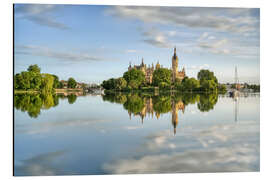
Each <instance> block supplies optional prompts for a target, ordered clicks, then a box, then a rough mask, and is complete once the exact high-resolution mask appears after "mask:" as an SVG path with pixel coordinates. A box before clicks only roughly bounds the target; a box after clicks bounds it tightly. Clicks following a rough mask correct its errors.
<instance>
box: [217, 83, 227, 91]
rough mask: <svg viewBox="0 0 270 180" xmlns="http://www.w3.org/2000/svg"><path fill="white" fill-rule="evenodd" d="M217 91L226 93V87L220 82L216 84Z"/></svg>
mask: <svg viewBox="0 0 270 180" xmlns="http://www.w3.org/2000/svg"><path fill="white" fill-rule="evenodd" d="M218 91H219V92H221V93H226V92H227V87H226V86H225V85H224V84H220V85H218Z"/></svg>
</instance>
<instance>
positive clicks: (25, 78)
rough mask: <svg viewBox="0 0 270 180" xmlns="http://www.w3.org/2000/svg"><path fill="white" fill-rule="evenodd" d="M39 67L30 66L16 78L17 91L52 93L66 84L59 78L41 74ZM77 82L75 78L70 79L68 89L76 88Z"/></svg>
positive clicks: (15, 86) (15, 87)
mask: <svg viewBox="0 0 270 180" xmlns="http://www.w3.org/2000/svg"><path fill="white" fill-rule="evenodd" d="M40 71H41V69H40V68H39V67H38V65H36V64H35V65H30V66H29V67H28V69H27V71H23V72H21V73H18V74H16V75H15V76H14V89H15V90H34V91H40V92H42V93H52V92H53V90H54V89H55V88H63V87H64V84H63V83H62V82H61V81H59V78H58V76H56V75H54V74H48V73H40ZM76 85H77V82H76V81H75V79H74V78H69V79H68V82H67V87H68V88H75V87H76Z"/></svg>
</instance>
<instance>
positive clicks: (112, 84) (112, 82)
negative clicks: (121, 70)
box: [101, 78, 116, 90]
mask: <svg viewBox="0 0 270 180" xmlns="http://www.w3.org/2000/svg"><path fill="white" fill-rule="evenodd" d="M101 86H102V87H103V88H104V89H107V90H109V89H115V88H116V79H114V78H111V79H109V80H104V81H103V82H102V84H101Z"/></svg>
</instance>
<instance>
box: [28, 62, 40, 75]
mask: <svg viewBox="0 0 270 180" xmlns="http://www.w3.org/2000/svg"><path fill="white" fill-rule="evenodd" d="M27 70H28V71H29V72H34V73H38V74H40V68H39V67H38V65H37V64H34V65H30V66H29V67H28V69H27Z"/></svg>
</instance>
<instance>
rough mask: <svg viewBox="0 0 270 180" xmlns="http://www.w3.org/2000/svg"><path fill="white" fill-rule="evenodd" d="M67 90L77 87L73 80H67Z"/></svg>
mask: <svg viewBox="0 0 270 180" xmlns="http://www.w3.org/2000/svg"><path fill="white" fill-rule="evenodd" d="M67 85H68V88H75V87H76V85H77V82H76V81H75V79H74V78H69V79H68V84H67Z"/></svg>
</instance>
